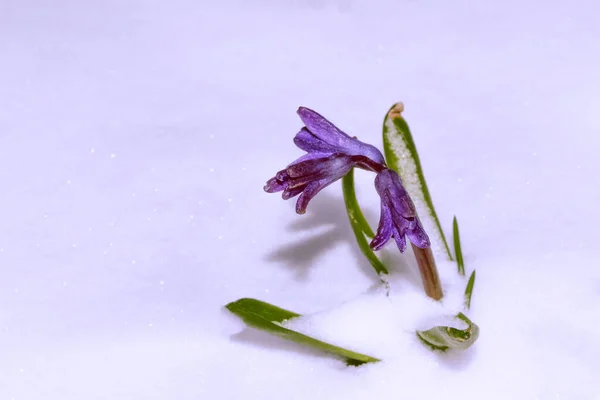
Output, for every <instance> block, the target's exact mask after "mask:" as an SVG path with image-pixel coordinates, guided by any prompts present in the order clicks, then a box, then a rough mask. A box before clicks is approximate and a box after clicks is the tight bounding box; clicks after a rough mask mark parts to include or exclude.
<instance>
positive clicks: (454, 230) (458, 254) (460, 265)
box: [452, 216, 465, 276]
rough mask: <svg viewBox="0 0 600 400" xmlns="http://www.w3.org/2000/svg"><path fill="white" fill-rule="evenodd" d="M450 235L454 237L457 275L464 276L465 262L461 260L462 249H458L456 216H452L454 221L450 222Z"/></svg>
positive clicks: (458, 239)
mask: <svg viewBox="0 0 600 400" xmlns="http://www.w3.org/2000/svg"><path fill="white" fill-rule="evenodd" d="M452 233H453V236H454V237H453V239H454V254H455V255H456V263H457V264H458V273H459V274H461V275H463V276H464V275H465V262H464V260H463V255H462V249H461V247H460V232H459V230H458V221H457V220H456V216H454V220H453V221H452Z"/></svg>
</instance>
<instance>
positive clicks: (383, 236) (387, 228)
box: [369, 202, 393, 251]
mask: <svg viewBox="0 0 600 400" xmlns="http://www.w3.org/2000/svg"><path fill="white" fill-rule="evenodd" d="M392 233H393V226H392V214H391V212H390V209H389V207H388V206H387V204H385V203H384V202H382V203H381V214H380V216H379V226H378V227H377V233H376V234H375V237H374V238H373V240H372V241H371V243H370V244H369V246H370V247H371V248H372V249H373V250H375V251H377V250H380V249H381V248H382V247H383V246H384V245H385V244H386V243H387V242H388V240H390V238H391V237H392Z"/></svg>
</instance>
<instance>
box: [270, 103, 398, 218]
mask: <svg viewBox="0 0 600 400" xmlns="http://www.w3.org/2000/svg"><path fill="white" fill-rule="evenodd" d="M298 115H299V116H300V119H301V120H302V122H304V125H305V127H304V128H302V129H301V130H300V132H298V134H296V136H295V137H294V143H295V144H296V146H298V147H299V148H301V149H302V150H304V151H306V152H307V154H305V155H303V156H302V157H300V158H298V159H297V160H296V161H294V162H293V163H291V164H289V165H288V166H287V167H286V168H285V169H283V170H281V171H279V172H278V173H277V174H276V175H275V176H274V177H273V178H271V179H269V180H268V181H267V183H266V185H265V187H264V190H265V191H266V192H269V193H276V192H280V191H283V194H282V198H283V199H284V200H287V199H290V198H292V197H295V196H297V195H300V197H299V198H298V201H297V203H296V212H297V213H298V214H304V213H305V212H306V207H307V206H308V203H309V201H310V200H311V199H312V198H313V197H314V196H315V195H316V194H317V193H319V192H320V191H321V190H322V189H323V188H325V187H326V186H328V185H330V184H332V183H333V182H335V181H336V180H338V179H340V178H342V177H343V176H344V175H346V174H347V173H348V172H350V170H351V169H352V168H353V167H355V166H356V167H359V168H363V169H366V170H370V171H375V172H379V171H381V170H382V169H384V168H385V165H386V164H385V160H384V158H383V155H382V154H381V152H380V151H379V150H377V148H376V147H375V146H371V145H370V144H366V143H363V142H361V141H360V140H358V139H356V138H353V137H350V136H349V135H347V134H346V133H344V132H342V131H341V130H339V129H338V128H337V127H336V126H335V125H333V124H332V123H331V122H329V121H328V120H327V119H325V118H324V117H323V116H321V115H320V114H318V113H317V112H315V111H313V110H310V109H308V108H306V107H300V108H299V109H298Z"/></svg>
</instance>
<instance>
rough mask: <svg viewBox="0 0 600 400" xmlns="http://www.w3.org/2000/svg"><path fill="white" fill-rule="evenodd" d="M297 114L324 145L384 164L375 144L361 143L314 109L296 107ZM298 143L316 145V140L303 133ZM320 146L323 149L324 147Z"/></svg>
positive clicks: (308, 145)
mask: <svg viewBox="0 0 600 400" xmlns="http://www.w3.org/2000/svg"><path fill="white" fill-rule="evenodd" d="M298 115H299V116H300V119H301V120H302V122H304V125H306V127H307V128H308V130H309V131H310V133H312V134H313V135H314V136H315V137H316V138H317V139H320V140H321V141H322V142H324V143H325V144H326V145H329V146H331V147H333V149H335V151H338V152H339V151H342V152H344V153H346V154H349V155H362V156H365V157H368V158H370V159H371V160H373V161H375V162H376V163H378V164H381V165H383V166H385V165H386V164H385V160H384V158H383V155H382V154H381V152H380V151H379V150H377V148H376V147H375V146H371V145H370V144H366V143H363V142H361V141H360V140H358V139H355V138H353V137H350V136H349V135H348V134H346V133H344V132H342V131H341V130H340V129H339V128H338V127H336V126H335V125H334V124H332V123H331V122H329V121H328V120H327V119H326V118H325V117H323V116H322V115H320V114H319V113H317V112H316V111H313V110H311V109H309V108H306V107H300V108H298ZM300 133H302V131H300ZM300 143H301V144H302V145H303V146H307V148H309V147H310V146H316V142H314V140H313V141H311V139H309V138H308V137H307V136H305V134H304V133H302V135H301V136H300ZM320 146H323V145H320ZM299 147H300V146H299ZM301 148H302V147H301ZM320 148H321V149H325V147H320ZM306 151H310V150H306Z"/></svg>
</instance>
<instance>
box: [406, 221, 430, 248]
mask: <svg viewBox="0 0 600 400" xmlns="http://www.w3.org/2000/svg"><path fill="white" fill-rule="evenodd" d="M406 236H408V238H409V239H410V241H411V243H412V244H414V245H415V246H417V247H419V248H421V249H424V248H426V247H429V246H431V242H430V241H429V236H427V233H426V232H425V229H423V226H422V225H421V222H419V220H417V222H416V224H415V227H414V228H413V229H410V230H408V231H407V232H406Z"/></svg>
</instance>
